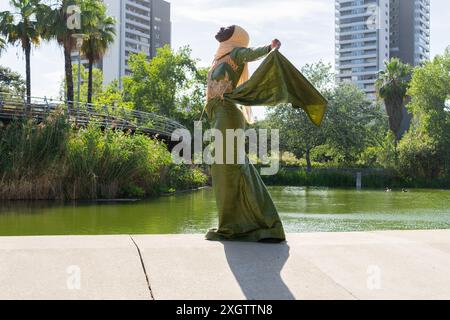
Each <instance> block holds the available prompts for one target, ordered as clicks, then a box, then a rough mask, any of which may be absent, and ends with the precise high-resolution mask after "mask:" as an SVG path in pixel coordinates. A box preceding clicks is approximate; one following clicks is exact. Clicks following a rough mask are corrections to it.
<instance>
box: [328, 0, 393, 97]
mask: <svg viewBox="0 0 450 320" xmlns="http://www.w3.org/2000/svg"><path fill="white" fill-rule="evenodd" d="M386 59H389V0H336V73H337V81H347V82H353V83H355V84H356V85H357V86H358V87H359V88H360V89H361V90H363V91H364V92H365V93H366V94H367V95H368V97H369V98H371V99H374V98H375V80H376V78H377V73H378V71H379V70H380V69H381V68H382V67H383V62H384V60H386Z"/></svg>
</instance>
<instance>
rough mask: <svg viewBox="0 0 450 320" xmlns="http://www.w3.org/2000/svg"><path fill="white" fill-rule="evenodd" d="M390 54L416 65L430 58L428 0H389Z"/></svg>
mask: <svg viewBox="0 0 450 320" xmlns="http://www.w3.org/2000/svg"><path fill="white" fill-rule="evenodd" d="M390 30H391V32H390V56H391V57H398V58H400V59H401V60H402V61H403V62H405V63H409V64H410V65H413V66H416V65H418V64H420V63H421V62H422V61H424V60H427V59H429V58H430V0H390Z"/></svg>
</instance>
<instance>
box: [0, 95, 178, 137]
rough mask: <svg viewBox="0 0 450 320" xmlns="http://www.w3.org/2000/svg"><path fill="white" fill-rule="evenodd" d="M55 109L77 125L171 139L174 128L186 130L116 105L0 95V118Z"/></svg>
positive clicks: (43, 114)
mask: <svg viewBox="0 0 450 320" xmlns="http://www.w3.org/2000/svg"><path fill="white" fill-rule="evenodd" d="M58 110H62V111H63V112H65V113H66V114H67V115H68V117H69V120H70V121H71V122H73V123H75V124H77V125H80V126H86V125H87V124H88V123H90V122H93V121H95V122H97V123H98V124H99V125H100V126H104V127H113V128H117V129H130V130H133V131H140V132H143V133H147V134H160V135H164V136H166V137H170V136H171V134H172V132H173V131H175V130H176V129H186V127H185V126H183V125H181V124H180V123H178V122H177V121H174V120H171V119H169V118H166V117H164V116H161V115H158V114H155V113H150V112H143V111H138V110H131V109H126V108H124V107H119V106H116V105H112V106H111V105H98V104H92V103H77V102H74V101H61V100H55V99H48V98H45V97H44V98H42V97H30V103H28V102H27V97H26V96H22V95H15V94H10V93H2V92H0V118H3V119H15V118H23V117H32V118H35V119H39V120H43V119H45V118H46V117H47V116H48V115H50V114H51V113H55V112H57V111H58Z"/></svg>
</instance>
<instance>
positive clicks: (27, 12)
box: [0, 0, 40, 104]
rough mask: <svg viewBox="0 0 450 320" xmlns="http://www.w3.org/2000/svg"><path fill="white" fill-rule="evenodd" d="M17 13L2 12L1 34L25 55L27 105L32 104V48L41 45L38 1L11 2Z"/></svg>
mask: <svg viewBox="0 0 450 320" xmlns="http://www.w3.org/2000/svg"><path fill="white" fill-rule="evenodd" d="M10 3H11V6H12V7H14V9H15V10H16V11H15V12H10V11H3V12H0V32H1V34H2V35H3V36H4V37H6V40H7V42H8V43H10V44H12V45H17V44H19V45H20V46H21V47H22V50H23V52H24V54H25V74H26V91H27V103H28V104H30V103H31V63H30V57H31V47H32V45H39V42H40V34H39V25H38V22H37V20H36V16H35V14H36V11H37V7H38V4H39V1H38V0H11V1H10Z"/></svg>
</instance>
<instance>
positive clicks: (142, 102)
mask: <svg viewBox="0 0 450 320" xmlns="http://www.w3.org/2000/svg"><path fill="white" fill-rule="evenodd" d="M157 52H158V54H157V56H156V57H154V58H153V59H152V60H150V61H148V58H147V56H146V55H145V54H144V53H140V54H135V55H131V56H130V60H129V66H130V69H131V71H132V75H131V76H126V77H124V79H123V86H124V92H125V98H126V100H128V101H132V102H133V104H134V106H135V108H136V109H137V110H142V111H150V112H157V113H159V114H161V115H164V116H167V117H169V118H176V117H177V116H179V114H180V113H182V112H183V107H184V108H185V109H186V106H182V104H186V99H185V97H186V96H185V95H186V94H189V92H190V90H194V92H195V95H196V96H197V97H198V96H199V94H198V93H199V91H198V90H200V91H201V90H202V83H203V82H206V81H205V79H206V77H205V74H204V72H202V71H199V70H198V69H197V67H196V63H197V62H196V60H194V59H193V58H191V50H190V49H189V47H183V48H180V49H179V50H178V51H177V52H174V51H172V50H171V49H170V47H169V46H168V45H166V46H164V47H162V48H159V49H158V50H157ZM195 83H197V84H198V86H197V88H196V89H195V88H194V87H195V85H194V86H193V84H195ZM195 105H197V103H195ZM188 107H189V105H188Z"/></svg>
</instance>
